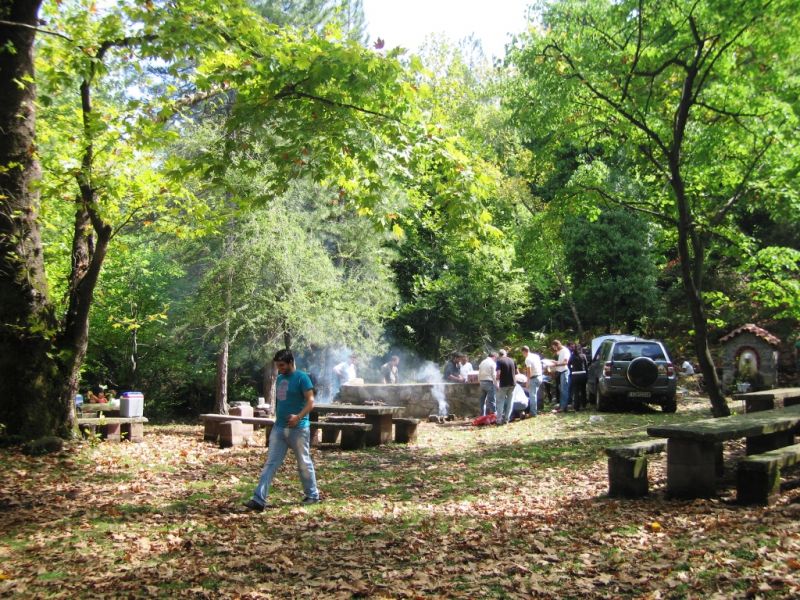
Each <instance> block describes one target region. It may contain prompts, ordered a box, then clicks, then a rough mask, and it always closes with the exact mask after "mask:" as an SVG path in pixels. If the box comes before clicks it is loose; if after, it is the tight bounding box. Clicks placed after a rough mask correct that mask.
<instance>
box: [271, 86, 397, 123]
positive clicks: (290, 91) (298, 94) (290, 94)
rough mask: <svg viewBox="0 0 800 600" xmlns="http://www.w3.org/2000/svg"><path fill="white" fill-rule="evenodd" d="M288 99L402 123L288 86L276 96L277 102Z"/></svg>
mask: <svg viewBox="0 0 800 600" xmlns="http://www.w3.org/2000/svg"><path fill="white" fill-rule="evenodd" d="M287 98H305V99H306V100H313V101H314V102H319V103H321V104H325V105H327V106H333V107H336V108H346V109H348V110H354V111H356V112H360V113H364V114H367V115H372V116H375V117H380V118H382V119H387V120H390V121H395V122H396V123H400V122H401V121H400V119H398V118H397V117H392V116H390V115H386V114H383V113H380V112H377V111H374V110H370V109H368V108H364V107H362V106H357V105H355V104H350V103H349V102H339V101H337V100H331V99H330V98H324V97H323V96H317V95H315V94H309V93H308V92H303V91H300V90H298V89H296V88H295V87H294V86H293V85H292V86H287V87H286V88H284V89H283V90H281V91H280V92H278V93H277V94H276V95H275V99H276V100H284V99H287Z"/></svg>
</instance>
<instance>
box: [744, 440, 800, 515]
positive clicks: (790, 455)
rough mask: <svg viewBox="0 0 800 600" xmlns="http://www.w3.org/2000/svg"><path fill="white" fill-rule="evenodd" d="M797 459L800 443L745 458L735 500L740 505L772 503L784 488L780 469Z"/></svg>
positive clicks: (798, 460)
mask: <svg viewBox="0 0 800 600" xmlns="http://www.w3.org/2000/svg"><path fill="white" fill-rule="evenodd" d="M798 462H800V444H793V445H791V446H785V447H783V448H778V449H776V450H770V451H769V452H764V453H763V454H756V455H753V456H748V457H747V458H744V459H742V460H741V461H740V462H739V468H738V470H737V473H736V501H737V502H739V503H740V504H762V505H767V504H771V503H772V502H774V500H775V498H776V497H777V495H778V492H780V489H781V469H783V468H785V467H790V466H792V465H796V464H797V463H798Z"/></svg>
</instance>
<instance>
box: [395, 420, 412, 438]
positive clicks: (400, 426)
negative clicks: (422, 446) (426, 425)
mask: <svg viewBox="0 0 800 600" xmlns="http://www.w3.org/2000/svg"><path fill="white" fill-rule="evenodd" d="M416 440H417V423H412V422H409V421H396V422H395V424H394V441H395V443H397V444H411V443H413V442H415V441H416Z"/></svg>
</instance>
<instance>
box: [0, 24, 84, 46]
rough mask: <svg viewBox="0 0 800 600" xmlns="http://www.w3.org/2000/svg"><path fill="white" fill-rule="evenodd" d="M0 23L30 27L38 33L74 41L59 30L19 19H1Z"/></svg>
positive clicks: (23, 27)
mask: <svg viewBox="0 0 800 600" xmlns="http://www.w3.org/2000/svg"><path fill="white" fill-rule="evenodd" d="M0 25H6V26H8V27H19V28H21V29H28V30H29V31H35V32H36V33H44V34H46V35H54V36H56V37H60V38H61V39H64V40H67V41H68V42H72V41H74V40H73V39H72V38H71V37H69V36H67V35H64V34H63V33H59V32H58V31H51V30H50V29H42V28H41V27H36V26H34V25H28V24H27V23H19V22H18V21H6V20H5V19H0Z"/></svg>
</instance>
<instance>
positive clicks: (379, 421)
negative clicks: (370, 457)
mask: <svg viewBox="0 0 800 600" xmlns="http://www.w3.org/2000/svg"><path fill="white" fill-rule="evenodd" d="M405 410H406V409H405V407H404V406H372V405H365V404H315V405H314V410H312V411H311V416H310V418H311V420H312V421H318V420H319V417H320V416H321V415H350V414H361V415H364V422H365V423H368V424H370V425H372V430H371V431H369V432H368V433H367V446H380V445H381V444H388V443H389V442H391V441H392V417H394V416H401V415H402V414H403V413H404V412H405Z"/></svg>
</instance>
